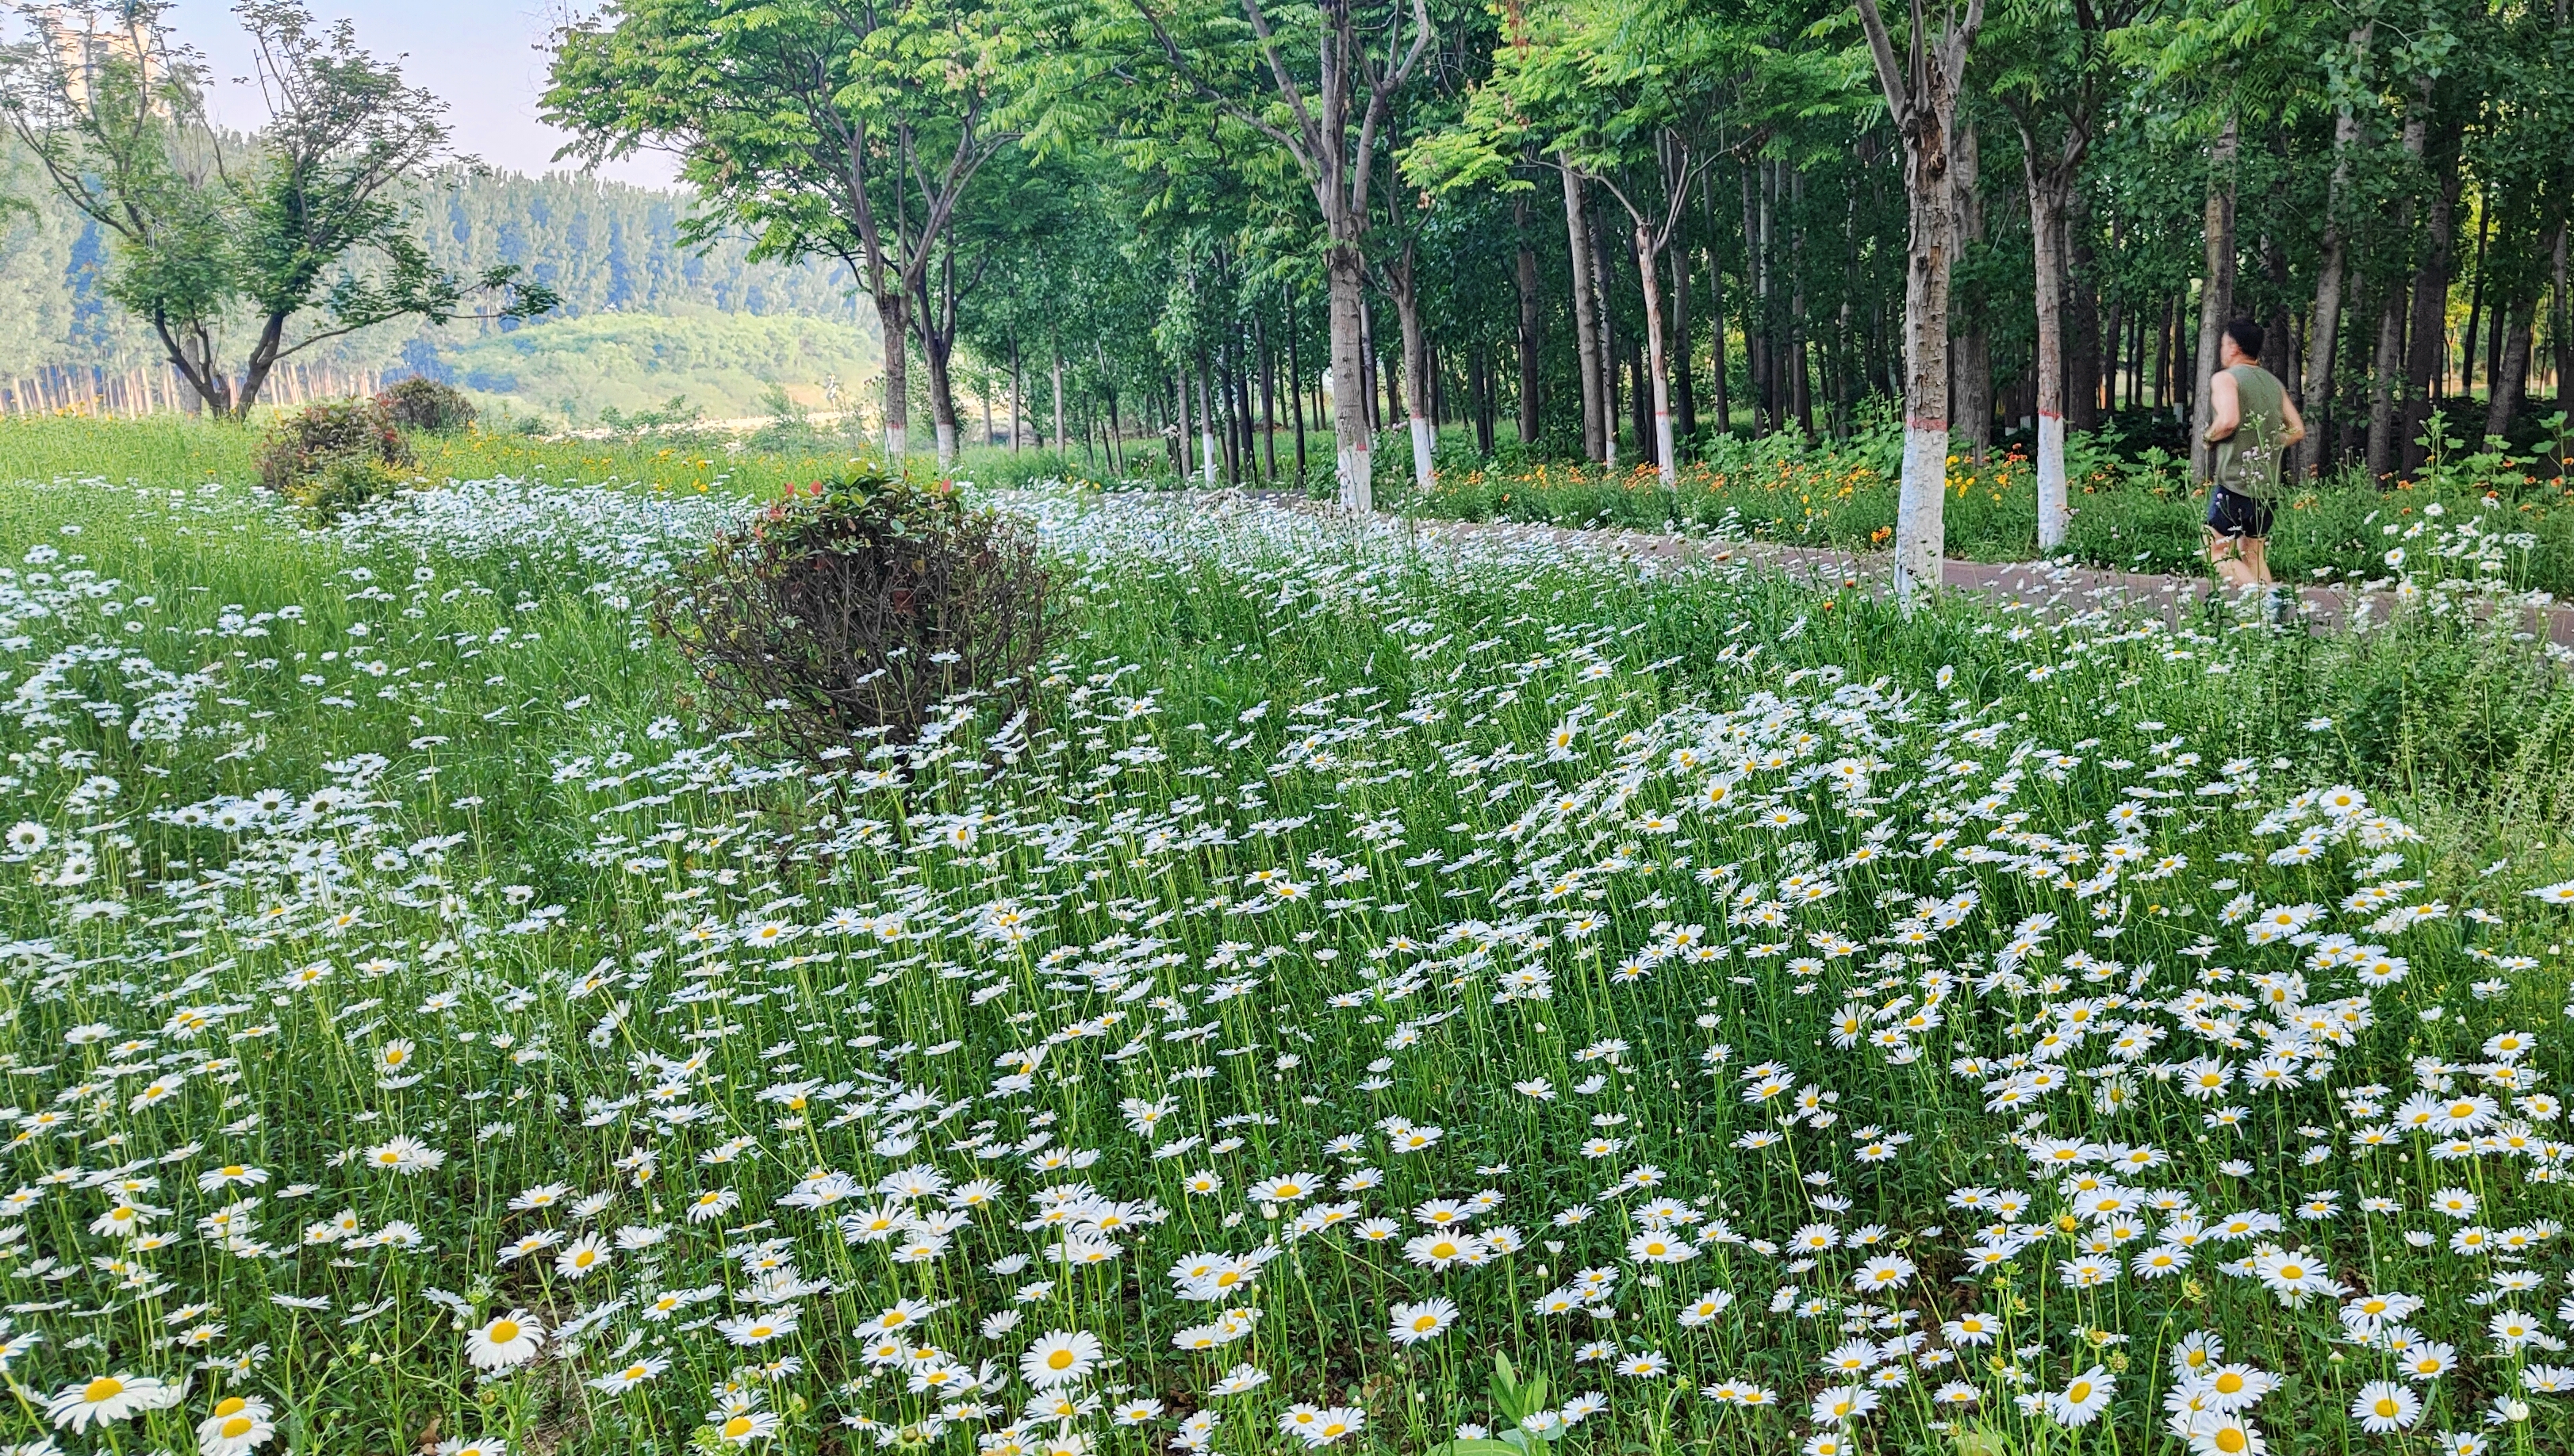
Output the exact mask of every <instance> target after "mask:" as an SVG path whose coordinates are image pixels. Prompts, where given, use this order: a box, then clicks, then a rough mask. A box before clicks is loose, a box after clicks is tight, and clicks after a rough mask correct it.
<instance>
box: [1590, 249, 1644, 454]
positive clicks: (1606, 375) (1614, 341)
mask: <svg viewBox="0 0 2574 1456" xmlns="http://www.w3.org/2000/svg"><path fill="white" fill-rule="evenodd" d="M1582 231H1583V236H1584V238H1585V239H1586V242H1585V243H1584V245H1583V250H1582V251H1583V257H1584V259H1585V260H1586V261H1587V262H1588V264H1589V265H1590V268H1591V296H1592V301H1593V303H1592V311H1593V313H1594V314H1596V315H1597V316H1598V324H1599V328H1600V464H1601V465H1602V467H1603V468H1605V469H1606V470H1607V471H1608V473H1609V474H1611V475H1613V476H1614V475H1616V474H1617V473H1618V371H1619V362H1620V351H1619V348H1618V310H1617V305H1616V298H1617V295H1616V294H1615V293H1613V292H1611V279H1612V278H1613V277H1614V275H1612V274H1611V273H1610V271H1609V236H1608V234H1609V230H1608V229H1606V228H1604V227H1601V226H1600V225H1599V223H1598V221H1597V220H1596V219H1594V218H1592V217H1591V216H1590V215H1589V213H1588V211H1587V210H1586V211H1585V214H1584V216H1583V220H1582ZM1642 443H1643V442H1642V440H1641V439H1639V441H1638V444H1640V445H1641V444H1642Z"/></svg>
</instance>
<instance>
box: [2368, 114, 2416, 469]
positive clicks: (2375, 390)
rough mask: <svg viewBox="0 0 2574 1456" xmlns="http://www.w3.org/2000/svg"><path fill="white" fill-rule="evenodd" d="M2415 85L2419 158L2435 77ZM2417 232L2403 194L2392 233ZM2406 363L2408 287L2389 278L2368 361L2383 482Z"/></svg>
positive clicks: (2371, 447) (2412, 128)
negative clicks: (2373, 350)
mask: <svg viewBox="0 0 2574 1456" xmlns="http://www.w3.org/2000/svg"><path fill="white" fill-rule="evenodd" d="M2417 89H2418V91H2419V93H2420V96H2421V101H2420V103H2419V104H2418V105H2416V106H2414V107H2413V108H2412V110H2411V114H2410V115H2409V116H2407V117H2405V118H2404V131H2403V138H2404V152H2405V155H2406V156H2408V157H2410V158H2412V159H2413V160H2414V161H2415V162H2419V161H2421V160H2422V151H2423V148H2424V146H2425V145H2426V140H2427V138H2428V137H2429V135H2430V131H2429V128H2430V109H2431V108H2430V91H2431V80H2430V78H2429V77H2427V76H2425V77H2423V78H2421V79H2420V81H2419V82H2418V84H2417ZM2412 233H2413V199H2412V198H2411V197H2410V196H2407V197H2404V198H2402V199H2400V200H2399V201H2398V202H2397V203H2396V205H2395V227H2394V229H2393V236H2394V237H2396V238H2397V239H2399V240H2403V241H2404V242H2407V243H2409V241H2410V240H2411V237H2412ZM2403 367H2404V287H2403V285H2402V284H2401V283H2400V282H2394V281H2392V280H2390V283H2389V286H2388V288H2387V290H2386V297H2385V298H2384V299H2382V300H2380V301H2379V303H2378V309H2377V352H2376V355H2375V357H2374V358H2372V359H2371V360H2370V362H2369V382H2368V474H2369V476H2370V478H2372V479H2373V480H2375V481H2376V482H2377V483H2378V485H2380V486H2384V485H2386V484H2387V483H2388V482H2389V481H2391V480H2392V479H2393V478H2394V476H2395V470H2396V467H2397V466H2398V465H2399V464H2401V462H2402V460H2403V453H2404V452H2403V443H2402V442H2401V440H2399V439H2398V438H2397V436H2396V433H2395V431H2396V423H2397V410H2398V407H2399V402H2398V400H2397V398H2396V389H2395V379H2396V371H2398V370H2400V369H2402V368H2403Z"/></svg>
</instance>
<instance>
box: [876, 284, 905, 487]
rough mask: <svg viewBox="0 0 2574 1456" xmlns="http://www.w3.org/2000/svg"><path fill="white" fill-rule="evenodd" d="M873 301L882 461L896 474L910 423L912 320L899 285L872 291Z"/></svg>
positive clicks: (900, 465) (898, 471) (898, 470)
mask: <svg viewBox="0 0 2574 1456" xmlns="http://www.w3.org/2000/svg"><path fill="white" fill-rule="evenodd" d="M879 280H881V270H879ZM875 303H876V331H877V334H878V336H879V337H881V338H882V339H883V340H884V453H885V464H886V465H887V466H888V467H889V468H890V469H892V470H893V471H894V472H895V473H897V474H899V473H900V472H901V470H902V458H903V450H904V445H905V443H906V442H905V441H904V439H903V436H904V435H905V433H906V427H907V426H908V425H909V424H910V422H911V379H910V369H909V365H910V359H909V355H910V353H911V322H910V320H909V318H908V317H907V316H906V315H907V310H905V309H904V307H903V294H902V290H900V289H899V288H884V287H881V286H879V287H878V288H877V289H876V290H875Z"/></svg>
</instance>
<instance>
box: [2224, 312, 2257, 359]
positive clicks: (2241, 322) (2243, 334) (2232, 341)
mask: <svg viewBox="0 0 2574 1456" xmlns="http://www.w3.org/2000/svg"><path fill="white" fill-rule="evenodd" d="M2216 353H2217V357H2218V359H2219V360H2220V361H2221V362H2222V363H2224V364H2225V365H2226V367H2228V368H2232V367H2233V366H2235V365H2237V364H2257V363H2259V362H2260V359H2261V326H2260V325H2258V324H2256V323H2254V322H2252V321H2251V320H2250V319H2236V320H2235V321H2234V322H2232V323H2230V324H2228V325H2226V326H2225V337H2224V339H2223V340H2221V341H2220V342H2219V343H2218V345H2217V349H2216Z"/></svg>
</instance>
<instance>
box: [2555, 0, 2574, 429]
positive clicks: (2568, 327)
mask: <svg viewBox="0 0 2574 1456" xmlns="http://www.w3.org/2000/svg"><path fill="white" fill-rule="evenodd" d="M2557 13H2558V14H2560V15H2561V14H2563V13H2564V12H2563V9H2562V6H2561V5H2560V7H2559V9H2558V12H2557ZM2566 234H2567V228H2566V221H2565V219H2564V218H2563V217H2562V216H2559V217H2558V218H2557V220H2556V260H2555V272H2556V327H2555V328H2553V329H2552V330H2550V331H2549V332H2550V333H2552V334H2554V335H2555V336H2556V408H2557V409H2558V410H2560V411H2562V412H2563V413H2564V414H2565V415H2566V416H2567V417H2568V418H2574V298H2569V297H2568V296H2567V294H2566V292H2565V283H2566V278H2565V253H2566ZM2556 468H2557V470H2558V472H2559V473H2562V472H2563V471H2564V469H2565V464H2564V462H2563V461H2561V460H2560V461H2558V462H2557V466H2556Z"/></svg>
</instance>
